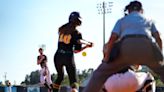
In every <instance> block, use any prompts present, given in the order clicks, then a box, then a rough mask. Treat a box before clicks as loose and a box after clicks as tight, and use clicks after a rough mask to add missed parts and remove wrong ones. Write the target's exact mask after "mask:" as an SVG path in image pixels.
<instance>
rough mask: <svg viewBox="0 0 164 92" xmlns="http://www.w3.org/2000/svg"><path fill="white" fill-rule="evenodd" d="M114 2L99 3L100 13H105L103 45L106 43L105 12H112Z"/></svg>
mask: <svg viewBox="0 0 164 92" xmlns="http://www.w3.org/2000/svg"><path fill="white" fill-rule="evenodd" d="M112 6H113V2H107V3H106V2H105V1H103V2H102V3H99V4H97V9H98V13H99V14H103V45H104V44H105V14H107V13H111V10H112V9H111V7H112Z"/></svg>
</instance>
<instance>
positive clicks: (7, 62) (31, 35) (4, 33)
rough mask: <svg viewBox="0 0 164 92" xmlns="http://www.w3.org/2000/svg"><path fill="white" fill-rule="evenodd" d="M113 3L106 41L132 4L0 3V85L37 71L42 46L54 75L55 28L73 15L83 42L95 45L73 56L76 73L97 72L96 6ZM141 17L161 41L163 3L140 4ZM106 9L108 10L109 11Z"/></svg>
mask: <svg viewBox="0 0 164 92" xmlns="http://www.w3.org/2000/svg"><path fill="white" fill-rule="evenodd" d="M103 1H104V2H106V3H107V2H113V4H112V5H113V6H112V7H111V13H107V14H106V15H105V20H106V21H105V29H106V30H105V32H106V34H105V41H106V42H107V41H108V39H109V37H110V32H111V30H112V29H113V26H114V24H115V22H116V21H117V20H118V19H119V18H121V17H123V16H124V13H123V9H124V7H125V6H126V5H127V4H129V2H130V1H132V0H113V1H112V0H0V81H2V82H3V81H4V80H5V77H4V75H6V79H7V80H10V81H11V83H12V84H13V83H14V82H15V83H16V84H20V83H21V82H22V81H24V79H25V76H26V74H30V73H31V72H32V71H35V70H38V69H40V66H38V65H37V64H36V62H37V56H38V55H39V53H38V48H39V47H40V45H41V44H45V45H46V47H45V51H44V53H45V54H46V55H47V57H48V67H49V69H50V72H51V74H52V73H56V70H55V67H54V63H53V58H54V54H55V52H56V49H57V41H58V28H59V27H60V26H61V25H63V24H65V23H67V22H68V16H69V14H70V13H71V12H72V11H78V12H80V15H81V17H82V19H81V20H82V25H81V26H79V27H78V30H79V31H80V32H81V33H82V36H83V38H84V39H86V40H88V41H91V42H93V43H94V47H92V48H87V49H85V50H84V52H86V53H87V56H85V57H84V56H82V53H78V54H75V62H76V67H77V70H80V71H81V70H84V69H89V68H94V69H96V68H97V66H98V65H99V64H100V63H101V60H102V57H103V54H102V47H103V16H102V14H99V12H98V8H97V4H101V3H102V2H103ZM140 1H141V2H142V4H143V9H144V16H146V17H147V18H150V19H152V20H153V21H154V22H155V24H156V26H157V29H158V30H159V31H160V33H161V37H162V39H163V38H164V32H163V30H164V26H163V25H162V24H164V18H163V16H164V12H162V11H163V10H164V6H163V3H164V1H163V0H140ZM108 8H109V7H108Z"/></svg>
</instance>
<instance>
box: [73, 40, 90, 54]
mask: <svg viewBox="0 0 164 92" xmlns="http://www.w3.org/2000/svg"><path fill="white" fill-rule="evenodd" d="M78 43H79V45H82V44H83V43H81V41H80V40H78ZM92 46H93V43H90V44H85V46H83V47H81V48H80V49H76V47H75V50H74V53H79V52H81V51H83V50H84V49H86V48H89V47H92Z"/></svg>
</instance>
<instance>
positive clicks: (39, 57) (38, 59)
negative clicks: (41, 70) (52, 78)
mask: <svg viewBox="0 0 164 92" xmlns="http://www.w3.org/2000/svg"><path fill="white" fill-rule="evenodd" d="M45 58H46V56H44V55H42V56H38V58H37V65H39V64H40V63H41V62H42V61H43V59H45ZM45 61H46V62H47V60H45Z"/></svg>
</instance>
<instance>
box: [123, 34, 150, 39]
mask: <svg viewBox="0 0 164 92" xmlns="http://www.w3.org/2000/svg"><path fill="white" fill-rule="evenodd" d="M126 38H146V39H149V37H148V36H146V35H141V34H135V35H126V36H124V37H122V39H121V40H124V39H126Z"/></svg>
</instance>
